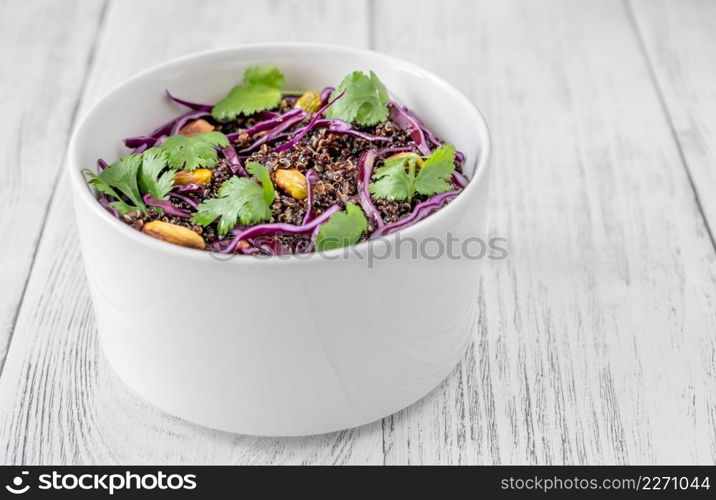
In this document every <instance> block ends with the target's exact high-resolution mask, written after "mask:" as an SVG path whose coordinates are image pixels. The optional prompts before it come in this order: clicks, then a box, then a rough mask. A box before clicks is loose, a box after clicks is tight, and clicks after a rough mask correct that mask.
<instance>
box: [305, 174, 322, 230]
mask: <svg viewBox="0 0 716 500" xmlns="http://www.w3.org/2000/svg"><path fill="white" fill-rule="evenodd" d="M318 181H319V178H318V174H317V173H316V172H314V171H313V170H312V169H311V170H309V171H308V172H306V215H304V216H303V224H304V225H305V224H308V223H309V222H311V221H312V220H313V186H315V185H316V183H317V182H318Z"/></svg>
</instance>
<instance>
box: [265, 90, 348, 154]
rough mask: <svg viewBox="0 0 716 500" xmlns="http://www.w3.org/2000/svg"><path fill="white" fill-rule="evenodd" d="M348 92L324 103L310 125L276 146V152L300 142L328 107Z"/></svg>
mask: <svg viewBox="0 0 716 500" xmlns="http://www.w3.org/2000/svg"><path fill="white" fill-rule="evenodd" d="M345 93H346V91H345V90H344V91H343V92H341V93H340V94H338V95H337V96H336V97H334V98H333V99H332V100H331V101H330V102H328V103H327V104H325V105H323V107H321V109H319V110H318V111H316V114H315V115H313V118H311V121H310V122H308V125H306V126H305V127H303V128H302V129H300V130H299V131H298V132H296V135H294V136H293V138H292V139H290V140H288V141H286V142H284V143H283V144H279V145H278V146H276V147H275V148H274V152H275V153H280V152H281V151H285V150H287V149H290V148H291V147H293V146H294V145H295V144H296V143H297V142H299V141H300V140H301V139H303V138H304V136H305V135H306V134H307V133H308V132H309V131H310V130H311V129H312V128H313V127H314V126H315V125H316V122H317V121H318V120H319V119H320V116H321V115H322V114H323V113H324V112H325V111H326V110H327V109H328V108H330V107H331V106H332V105H333V103H334V102H336V101H337V100H338V99H340V98H341V97H343V95H344V94H345Z"/></svg>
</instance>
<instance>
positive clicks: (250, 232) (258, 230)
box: [220, 205, 341, 253]
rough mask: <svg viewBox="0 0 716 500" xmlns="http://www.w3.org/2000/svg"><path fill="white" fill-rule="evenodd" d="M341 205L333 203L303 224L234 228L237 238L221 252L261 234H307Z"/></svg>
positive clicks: (274, 224) (232, 248)
mask: <svg viewBox="0 0 716 500" xmlns="http://www.w3.org/2000/svg"><path fill="white" fill-rule="evenodd" d="M340 209H341V208H340V206H339V205H332V206H331V207H329V208H328V209H327V210H326V211H325V212H323V213H322V214H321V215H319V216H318V217H316V218H315V219H313V220H312V221H311V222H309V223H308V224H301V225H300V226H296V225H293V224H284V223H272V224H259V225H258V226H253V227H250V228H248V229H243V230H234V231H232V233H233V234H234V235H235V238H234V239H233V240H231V243H230V244H229V245H228V246H227V247H226V248H225V249H224V250H220V252H221V253H233V252H234V250H236V247H237V246H238V244H239V241H241V240H249V239H252V238H258V237H259V236H275V235H276V234H279V233H280V234H307V233H310V232H312V231H313V230H314V229H315V228H316V227H317V226H319V225H320V224H322V223H324V222H325V221H327V220H328V219H329V218H330V217H331V215H333V214H334V213H336V212H338V211H339V210H340Z"/></svg>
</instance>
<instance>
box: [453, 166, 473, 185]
mask: <svg viewBox="0 0 716 500" xmlns="http://www.w3.org/2000/svg"><path fill="white" fill-rule="evenodd" d="M452 182H453V184H455V185H456V186H457V187H459V188H461V189H462V188H464V187H465V186H467V183H468V182H469V181H468V180H467V177H465V176H464V175H462V174H461V173H460V172H458V171H457V170H453V171H452Z"/></svg>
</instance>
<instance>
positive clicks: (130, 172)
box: [84, 155, 147, 215]
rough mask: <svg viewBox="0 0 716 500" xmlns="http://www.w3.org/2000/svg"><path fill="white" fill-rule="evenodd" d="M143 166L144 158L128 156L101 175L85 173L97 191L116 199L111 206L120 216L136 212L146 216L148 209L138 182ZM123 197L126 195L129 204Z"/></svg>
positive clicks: (88, 171) (90, 172)
mask: <svg viewBox="0 0 716 500" xmlns="http://www.w3.org/2000/svg"><path fill="white" fill-rule="evenodd" d="M141 165H142V157H141V156H140V155H127V156H123V157H121V158H120V159H119V160H117V161H116V162H114V163H112V164H111V165H110V166H109V167H107V168H105V169H104V170H102V171H101V172H100V173H99V174H95V173H94V172H92V171H91V170H85V171H84V173H85V174H86V175H87V176H88V177H89V178H90V179H89V181H88V182H89V183H90V184H92V185H93V186H94V187H95V189H97V191H99V192H101V193H104V194H106V195H108V196H111V197H112V198H115V201H112V202H110V205H111V206H113V207H114V208H115V209H116V210H117V211H118V212H119V214H120V215H124V214H126V213H128V212H132V211H134V210H138V211H140V212H142V213H143V214H145V213H147V207H146V205H144V202H143V201H142V195H141V193H140V190H139V183H138V180H137V176H138V175H139V169H140V167H141ZM121 195H124V197H125V198H126V199H128V200H129V202H126V201H125V200H124V199H123V198H122V196H121Z"/></svg>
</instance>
